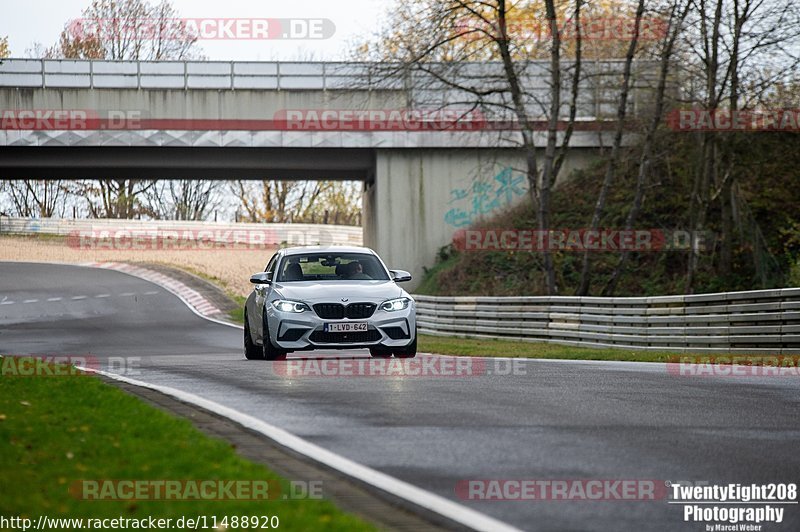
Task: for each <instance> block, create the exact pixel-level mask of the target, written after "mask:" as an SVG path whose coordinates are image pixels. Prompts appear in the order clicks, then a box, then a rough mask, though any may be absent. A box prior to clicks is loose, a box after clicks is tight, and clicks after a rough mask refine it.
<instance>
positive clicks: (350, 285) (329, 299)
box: [275, 281, 407, 303]
mask: <svg viewBox="0 0 800 532" xmlns="http://www.w3.org/2000/svg"><path fill="white" fill-rule="evenodd" d="M275 292H276V293H277V294H278V295H279V296H280V297H282V298H284V299H292V300H295V301H304V302H308V303H333V302H336V303H341V302H342V298H347V299H348V300H349V301H347V302H348V303H356V302H359V301H369V302H371V303H381V302H383V301H386V300H387V299H394V298H396V297H401V296H405V295H407V294H406V293H405V291H404V290H403V289H402V288H400V287H399V286H397V285H396V284H395V283H394V281H323V282H319V281H295V282H289V283H278V284H276V285H275Z"/></svg>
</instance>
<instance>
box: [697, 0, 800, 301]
mask: <svg viewBox="0 0 800 532" xmlns="http://www.w3.org/2000/svg"><path fill="white" fill-rule="evenodd" d="M693 7H694V9H693V10H692V11H691V12H690V15H691V19H690V21H689V24H687V27H688V28H690V29H691V31H687V32H686V34H685V35H686V39H685V46H686V49H687V52H686V53H685V54H684V55H683V57H682V64H683V65H684V69H685V73H686V76H687V77H688V79H690V80H695V79H697V80H701V83H700V84H699V87H700V88H699V90H692V88H690V90H689V91H688V92H689V94H688V95H687V96H688V97H687V99H688V101H689V102H691V103H693V104H696V105H700V106H701V107H702V108H703V109H704V110H706V111H708V112H712V113H713V112H717V111H719V110H720V109H721V108H723V107H724V106H726V105H727V107H728V110H729V111H731V112H737V111H738V110H740V109H748V108H749V109H752V108H753V107H752V105H753V104H754V103H756V102H760V101H763V98H764V95H765V93H768V92H769V91H770V90H771V89H772V87H773V86H774V84H775V82H776V81H778V80H785V79H787V78H788V77H789V76H791V75H792V74H793V73H794V71H795V70H796V68H797V66H798V65H800V56H799V55H798V52H797V47H798V45H800V10H798V9H797V7H796V3H795V2H794V0H774V1H770V2H766V1H764V0H694V1H693ZM743 79H747V80H748V83H747V84H746V85H744V84H743V83H742V81H741V80H743ZM699 135H700V139H701V149H700V155H699V158H698V161H697V164H696V170H695V172H694V180H693V187H692V196H691V199H690V207H689V217H690V227H691V229H692V230H693V234H694V233H697V232H699V231H702V230H704V229H705V228H706V226H707V223H708V214H709V207H710V206H711V205H712V203H714V202H719V205H720V216H721V220H720V226H721V228H722V234H721V246H720V254H719V257H720V259H719V271H720V272H721V273H722V274H726V273H728V272H730V271H731V262H732V238H733V226H734V222H735V220H734V216H737V213H741V212H744V211H743V209H741V208H740V209H735V208H734V206H735V205H736V203H737V202H739V203H741V202H742V201H743V200H742V199H741V198H739V197H737V193H736V191H737V187H736V183H735V180H736V174H737V172H736V155H735V153H734V152H733V151H732V150H731V149H730V146H729V142H728V140H729V135H722V134H720V133H718V132H715V131H701V132H700V133H699ZM739 222H740V223H741V222H742V220H739ZM754 253H760V250H758V251H756V250H754ZM699 259H700V257H699V251H698V249H697V246H696V245H693V246H692V248H691V250H690V255H689V260H688V265H687V271H686V280H685V285H684V290H685V292H687V293H691V292H692V291H693V289H694V282H695V276H696V273H697V270H698V265H699ZM754 261H755V263H756V265H758V264H760V262H761V260H760V258H758V257H754Z"/></svg>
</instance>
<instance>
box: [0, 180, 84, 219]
mask: <svg viewBox="0 0 800 532" xmlns="http://www.w3.org/2000/svg"><path fill="white" fill-rule="evenodd" d="M4 189H5V191H6V193H7V195H8V197H9V198H10V200H11V207H12V209H13V210H12V211H11V213H10V214H11V215H12V216H23V217H37V218H49V217H52V216H63V215H64V209H65V208H66V203H65V198H66V196H67V195H68V190H67V188H66V186H65V183H64V182H63V181H48V180H44V179H25V180H12V181H5V182H4Z"/></svg>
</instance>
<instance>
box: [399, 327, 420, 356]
mask: <svg viewBox="0 0 800 532" xmlns="http://www.w3.org/2000/svg"><path fill="white" fill-rule="evenodd" d="M394 356H395V357H397V358H414V357H415V356H417V331H414V341H413V342H411V343H410V344H408V345H407V346H405V347H401V348H400V349H397V350H395V352H394Z"/></svg>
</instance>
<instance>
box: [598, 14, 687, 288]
mask: <svg viewBox="0 0 800 532" xmlns="http://www.w3.org/2000/svg"><path fill="white" fill-rule="evenodd" d="M691 3H692V0H675V1H674V2H673V3H672V4H671V5H669V6H668V8H667V9H668V12H667V15H666V39H665V40H664V44H663V46H662V48H661V50H658V51H657V52H656V53H657V54H658V55H660V58H659V72H658V85H657V88H656V94H655V100H654V108H653V111H652V116H651V119H650V123H649V125H648V126H647V129H646V131H645V135H644V140H643V141H642V145H641V150H642V152H641V155H640V157H639V168H638V172H637V175H636V191H635V192H634V197H633V202H632V204H631V207H630V210H629V211H628V215H627V217H626V219H625V231H630V230H631V229H633V226H634V224H635V223H636V219H637V217H638V216H639V211H640V210H641V208H642V203H643V202H644V195H645V183H646V181H647V177H648V173H649V171H650V169H651V167H652V165H653V157H654V153H653V152H654V147H655V143H656V133H657V131H658V128H659V126H660V125H661V121H662V118H663V115H664V107H665V105H666V101H665V100H666V97H667V83H668V76H669V73H670V66H671V63H672V58H673V51H674V49H675V43H676V41H677V40H678V37H679V36H680V35H681V31H682V26H683V21H684V20H685V19H686V15H687V14H688V12H689V8H690V6H691ZM629 256H630V251H629V250H628V249H623V250H622V251H620V256H619V260H618V262H617V265H616V266H615V267H614V270H613V272H612V273H611V276H610V277H609V279H608V281H607V282H606V285H605V287H604V288H603V295H604V296H611V295H613V294H614V291H615V290H616V288H617V283H618V282H619V279H620V276H621V275H622V272H623V271H624V269H625V265H626V263H627V261H628V257H629Z"/></svg>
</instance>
